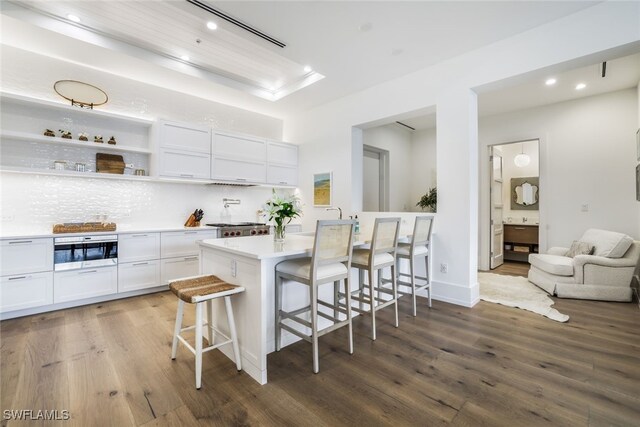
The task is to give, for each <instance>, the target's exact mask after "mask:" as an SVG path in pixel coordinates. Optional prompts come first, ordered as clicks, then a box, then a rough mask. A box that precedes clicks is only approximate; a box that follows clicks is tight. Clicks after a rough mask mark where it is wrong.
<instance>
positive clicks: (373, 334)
mask: <svg viewBox="0 0 640 427" xmlns="http://www.w3.org/2000/svg"><path fill="white" fill-rule="evenodd" d="M373 283H374V282H373V268H370V269H369V297H370V300H369V302H370V303H371V339H372V340H374V341H375V340H376V300H375V294H374V293H373Z"/></svg>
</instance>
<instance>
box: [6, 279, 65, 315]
mask: <svg viewBox="0 0 640 427" xmlns="http://www.w3.org/2000/svg"><path fill="white" fill-rule="evenodd" d="M47 304H53V272H50V271H49V272H45V273H30V274H20V275H14V276H5V277H2V278H0V313H6V312H9V311H15V310H23V309H25V308H32V307H40V306H43V305H47Z"/></svg>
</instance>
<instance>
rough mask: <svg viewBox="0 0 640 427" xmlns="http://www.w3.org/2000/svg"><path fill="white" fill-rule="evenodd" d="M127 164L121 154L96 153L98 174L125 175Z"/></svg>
mask: <svg viewBox="0 0 640 427" xmlns="http://www.w3.org/2000/svg"><path fill="white" fill-rule="evenodd" d="M124 168H125V163H124V159H123V158H122V156H121V155H119V154H105V153H96V172H98V173H114V174H119V175H123V174H124Z"/></svg>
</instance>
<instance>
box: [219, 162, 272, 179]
mask: <svg viewBox="0 0 640 427" xmlns="http://www.w3.org/2000/svg"><path fill="white" fill-rule="evenodd" d="M266 177H267V164H266V163H260V162H249V161H244V160H232V159H223V158H216V157H214V158H213V162H212V164H211V178H212V179H219V180H223V181H235V182H250V183H260V182H266Z"/></svg>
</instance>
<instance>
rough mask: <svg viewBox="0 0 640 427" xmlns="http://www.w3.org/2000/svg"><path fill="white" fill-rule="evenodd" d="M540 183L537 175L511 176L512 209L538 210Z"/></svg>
mask: <svg viewBox="0 0 640 427" xmlns="http://www.w3.org/2000/svg"><path fill="white" fill-rule="evenodd" d="M539 192H540V184H539V178H538V177H537V176H532V177H526V178H511V210H535V211H537V210H538V206H539V205H538V201H539V200H540V194H539Z"/></svg>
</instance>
